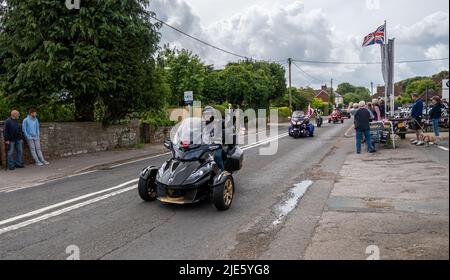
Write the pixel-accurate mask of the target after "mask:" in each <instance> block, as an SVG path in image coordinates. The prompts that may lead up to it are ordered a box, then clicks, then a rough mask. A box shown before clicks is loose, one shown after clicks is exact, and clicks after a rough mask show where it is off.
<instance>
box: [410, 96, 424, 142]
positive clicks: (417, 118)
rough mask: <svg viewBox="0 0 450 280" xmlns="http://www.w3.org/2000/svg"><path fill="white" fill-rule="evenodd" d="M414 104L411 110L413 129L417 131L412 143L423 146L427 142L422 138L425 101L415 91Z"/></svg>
mask: <svg viewBox="0 0 450 280" xmlns="http://www.w3.org/2000/svg"><path fill="white" fill-rule="evenodd" d="M412 99H413V101H414V105H413V107H412V110H411V117H412V122H413V123H412V129H413V130H415V131H416V139H415V140H412V141H411V144H413V145H417V146H422V145H424V144H425V143H424V142H423V141H422V140H421V139H420V138H421V135H422V133H423V132H422V116H423V101H422V100H421V99H419V95H418V94H417V93H414V94H413V96H412Z"/></svg>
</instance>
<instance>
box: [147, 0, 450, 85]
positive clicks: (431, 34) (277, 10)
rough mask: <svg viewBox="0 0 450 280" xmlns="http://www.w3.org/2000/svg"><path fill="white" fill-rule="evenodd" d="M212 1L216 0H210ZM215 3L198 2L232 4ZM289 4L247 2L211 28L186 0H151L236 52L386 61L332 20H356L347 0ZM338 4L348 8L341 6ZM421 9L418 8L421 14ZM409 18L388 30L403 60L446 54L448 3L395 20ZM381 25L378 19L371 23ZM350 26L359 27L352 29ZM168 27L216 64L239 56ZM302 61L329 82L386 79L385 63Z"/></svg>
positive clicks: (299, 78)
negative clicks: (410, 20) (436, 9)
mask: <svg viewBox="0 0 450 280" xmlns="http://www.w3.org/2000/svg"><path fill="white" fill-rule="evenodd" d="M188 1H191V0H188ZM199 1H200V0H199ZM254 2H255V1H253V2H252V3H254ZM197 3H200V2H197ZM208 3H213V2H211V1H208ZM215 3H216V4H214V3H213V4H209V6H206V5H208V4H206V2H202V3H201V4H198V5H202V6H201V7H202V8H203V10H205V9H206V7H210V10H211V12H213V11H215V10H217V9H220V6H227V4H225V3H227V2H222V1H220V3H221V4H219V3H217V2H215ZM277 3H278V4H277ZM284 3H286V1H280V2H275V3H274V2H271V3H269V4H268V2H265V4H261V5H255V4H252V5H250V4H249V5H248V6H246V7H245V8H241V9H237V10H236V12H235V13H234V15H232V16H227V17H226V18H222V19H221V18H218V19H217V20H216V21H215V22H214V23H212V24H210V25H209V26H203V25H202V21H201V19H200V17H199V16H198V15H197V14H196V13H195V11H194V10H193V8H192V7H191V6H190V5H189V4H187V3H186V0H153V1H152V9H154V10H155V11H156V12H157V15H158V16H159V17H160V18H161V19H164V20H167V21H168V22H169V23H170V24H173V25H174V26H176V27H178V28H180V29H182V30H184V31H186V32H188V33H189V34H192V35H194V36H196V37H199V38H201V39H204V40H205V41H208V42H211V43H213V44H215V45H217V46H219V47H222V48H225V49H227V50H230V51H233V52H235V53H239V54H242V55H244V56H249V57H254V58H257V59H267V60H273V61H280V60H287V58H288V57H292V58H299V59H304V60H321V61H329V60H331V61H352V62H362V61H379V60H380V51H379V49H380V48H379V46H373V47H368V48H362V47H361V43H362V39H363V37H364V36H365V35H366V34H354V33H353V32H351V31H348V30H344V29H343V28H342V23H341V22H339V23H338V22H332V21H331V18H333V19H336V16H337V15H339V18H342V21H345V22H349V23H351V22H352V14H351V13H348V12H346V9H344V8H343V7H342V5H344V7H345V4H342V5H340V6H339V5H338V6H336V5H335V6H334V8H333V10H332V11H330V10H328V11H327V10H326V9H325V8H320V7H313V8H311V6H305V5H304V4H303V2H301V1H294V2H290V3H289V4H287V5H283V4H284ZM391 5H393V4H391ZM324 7H325V6H324ZM339 7H342V9H341V10H337V9H339ZM390 8H391V7H390ZM410 8H411V7H410ZM415 9H420V7H419V6H418V7H417V8H415ZM415 11H416V10H415ZM417 13H418V12H416V13H415V16H416V17H417ZM403 18H405V19H404V20H403V22H400V23H398V22H397V26H395V28H390V29H389V34H388V35H389V36H390V37H396V54H397V59H402V60H403V59H422V58H441V57H448V52H449V13H448V8H447V10H445V9H444V11H439V12H433V13H431V14H425V15H423V16H422V17H421V20H419V21H416V22H413V23H409V24H408V21H407V20H406V19H408V17H407V16H405V15H401V16H400V17H397V20H400V19H403ZM360 21H361V20H358V22H360ZM377 21H378V20H377ZM358 22H355V23H353V24H358ZM362 23H364V22H361V24H362ZM371 25H372V24H371ZM336 26H339V28H338V27H336ZM376 27H377V26H375V25H374V26H373V29H375V28H376ZM364 29H366V28H364ZM351 30H353V31H354V30H355V29H354V28H353V27H352V29H351ZM370 31H371V30H370V29H369V30H367V33H368V32H370ZM162 33H163V42H171V43H173V44H176V45H177V46H182V47H184V48H188V49H191V50H192V51H193V52H194V53H197V54H199V55H200V56H201V57H202V58H203V59H204V60H205V61H206V62H207V63H210V64H214V65H215V66H216V67H218V68H220V67H223V65H225V64H226V63H227V62H229V61H234V60H236V59H237V58H236V57H233V56H230V55H227V54H224V53H221V52H218V51H216V50H213V49H211V48H208V47H206V46H203V45H201V44H199V43H197V42H195V41H192V40H191V39H188V38H186V37H183V36H182V35H180V34H178V33H176V32H175V31H172V30H168V29H167V28H164V29H163V30H162ZM357 33H359V31H358V32H357ZM300 66H301V67H302V69H304V70H305V71H307V72H308V73H309V74H311V75H312V76H314V77H316V78H318V79H319V80H325V81H328V80H330V79H331V78H332V77H333V78H335V80H336V82H337V83H338V82H342V81H349V82H352V83H355V84H358V85H362V86H369V85H370V82H371V81H373V82H374V83H375V84H381V83H382V77H381V66H379V65H359V66H355V65H339V66H336V65H313V64H301V65H300ZM444 69H448V61H443V62H433V63H424V64H408V65H406V64H399V65H397V66H396V80H399V79H404V78H407V77H410V76H414V75H430V74H434V73H436V72H438V71H440V70H444ZM293 76H294V84H295V85H297V86H306V85H313V86H318V85H319V84H320V83H319V82H318V81H317V80H316V79H313V78H310V77H308V76H307V75H304V74H303V73H301V72H300V71H297V70H295V69H294V71H293Z"/></svg>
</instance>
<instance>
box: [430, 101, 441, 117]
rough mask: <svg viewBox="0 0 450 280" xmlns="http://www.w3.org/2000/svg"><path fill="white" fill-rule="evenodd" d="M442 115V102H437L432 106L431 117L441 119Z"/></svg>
mask: <svg viewBox="0 0 450 280" xmlns="http://www.w3.org/2000/svg"><path fill="white" fill-rule="evenodd" d="M441 116H442V104H441V103H436V104H434V105H433V108H431V111H430V119H432V120H437V119H441Z"/></svg>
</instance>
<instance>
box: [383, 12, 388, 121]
mask: <svg viewBox="0 0 450 280" xmlns="http://www.w3.org/2000/svg"><path fill="white" fill-rule="evenodd" d="M387 38H388V36H387V20H384V45H387V44H388V40H387ZM386 50H387V47H386V48H385V49H384V51H386ZM386 58H387V56H386V55H385V58H384V59H385V60H386ZM385 63H386V61H385ZM388 82H389V78H388V81H385V82H384V112H385V114H387V111H388V110H387V108H388V105H387V103H388V102H387V101H388V88H389V86H388Z"/></svg>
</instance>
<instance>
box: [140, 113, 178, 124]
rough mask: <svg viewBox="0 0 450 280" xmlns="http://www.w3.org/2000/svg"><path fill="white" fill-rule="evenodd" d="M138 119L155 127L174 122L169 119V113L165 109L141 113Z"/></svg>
mask: <svg viewBox="0 0 450 280" xmlns="http://www.w3.org/2000/svg"><path fill="white" fill-rule="evenodd" d="M140 119H141V122H142V123H143V124H148V125H151V126H156V127H161V126H172V125H175V122H174V121H171V120H170V118H169V115H168V113H167V112H166V111H165V110H161V111H158V112H146V113H142V114H141V116H140Z"/></svg>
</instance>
